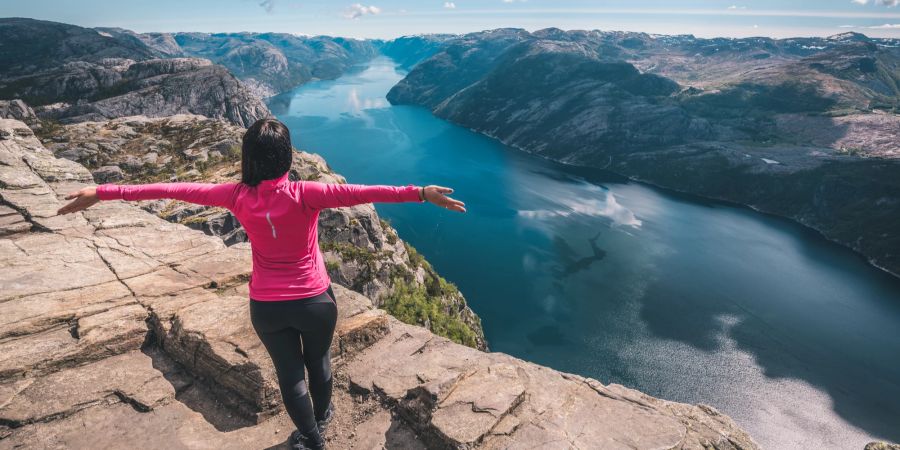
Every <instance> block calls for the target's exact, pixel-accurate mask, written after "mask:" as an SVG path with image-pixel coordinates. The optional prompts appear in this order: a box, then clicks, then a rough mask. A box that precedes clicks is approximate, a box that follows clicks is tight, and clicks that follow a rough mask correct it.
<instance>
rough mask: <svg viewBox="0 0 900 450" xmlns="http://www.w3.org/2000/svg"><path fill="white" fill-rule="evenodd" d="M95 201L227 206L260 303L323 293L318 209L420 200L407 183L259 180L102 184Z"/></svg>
mask: <svg viewBox="0 0 900 450" xmlns="http://www.w3.org/2000/svg"><path fill="white" fill-rule="evenodd" d="M97 197H98V198H99V199H100V200H116V199H121V200H152V199H160V198H172V199H177V200H183V201H186V202H191V203H197V204H200V205H209V206H221V207H223V208H228V209H229V210H230V211H231V212H232V213H233V214H234V216H235V217H237V219H238V221H240V223H241V225H243V226H244V230H246V232H247V237H248V238H250V246H251V248H252V254H253V270H252V272H251V276H250V298H252V299H254V300H260V301H277V300H293V299H300V298H306V297H312V296H315V295H318V294H321V293H322V292H325V291H326V290H327V289H328V286H329V283H331V279H330V278H329V276H328V271H327V270H326V269H325V261H324V258H323V256H322V252H321V250H319V238H318V219H319V211H320V210H322V209H324V208H336V207H341V206H352V205H357V204H361V203H373V202H392V203H398V202H421V201H422V200H420V198H419V188H418V187H417V186H413V185H411V184H410V185H406V186H384V185H361V184H328V183H320V182H315V181H290V180H289V179H288V174H287V173H285V174H284V175H283V176H281V178H278V179H274V180H265V181H263V182H262V183H260V184H259V186H256V187H251V186H248V185H246V184H243V183H223V184H209V183H156V184H144V185H115V184H104V185H101V186H98V187H97Z"/></svg>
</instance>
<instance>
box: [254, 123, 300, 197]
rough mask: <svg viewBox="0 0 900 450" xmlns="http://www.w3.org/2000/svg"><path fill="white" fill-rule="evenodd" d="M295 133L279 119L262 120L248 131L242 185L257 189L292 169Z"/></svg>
mask: <svg viewBox="0 0 900 450" xmlns="http://www.w3.org/2000/svg"><path fill="white" fill-rule="evenodd" d="M292 152H293V147H292V146H291V132H290V131H288V128H287V127H286V126H285V125H284V124H283V123H281V122H279V121H278V120H277V119H273V118H266V119H259V120H257V121H256V122H254V123H253V125H250V128H247V132H246V133H244V139H243V143H242V145H241V182H242V183H244V184H246V185H248V186H256V185H258V184H259V183H260V182H261V181H263V180H273V179H276V178H278V177H280V176H282V175H284V173H285V172H287V171H288V170H290V169H291V160H292V159H293V153H292Z"/></svg>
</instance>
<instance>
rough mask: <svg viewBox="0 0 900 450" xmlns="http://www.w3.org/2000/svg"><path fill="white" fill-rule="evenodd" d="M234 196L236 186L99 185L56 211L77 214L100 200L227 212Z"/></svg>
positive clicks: (70, 197)
mask: <svg viewBox="0 0 900 450" xmlns="http://www.w3.org/2000/svg"><path fill="white" fill-rule="evenodd" d="M236 193H237V183H224V184H215V183H152V184H132V185H116V184H103V185H100V186H91V187H86V188H83V189H81V190H78V191H76V192H72V193H71V194H69V195H67V196H66V200H72V201H71V202H69V203H68V204H67V205H65V206H63V207H62V208H60V209H59V211H57V214H68V213H73V212H77V211H81V210H83V209H86V208H88V207H90V206H91V205H94V204H95V203H97V202H98V201H100V200H130V201H133V200H155V199H160V198H171V199H175V200H182V201H186V202H190V203H196V204H198V205H206V206H221V207H224V208H228V209H231V208H232V207H233V206H234V198H235V195H236Z"/></svg>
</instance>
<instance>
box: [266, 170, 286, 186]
mask: <svg viewBox="0 0 900 450" xmlns="http://www.w3.org/2000/svg"><path fill="white" fill-rule="evenodd" d="M290 173H291V171H290V170H289V171H287V172H285V173H284V175H282V176H280V177H278V178H274V179H271V180H262V181H261V182H260V183H259V188H260V189H264V190H273V189H278V188H280V187H282V186H284V185H285V184H287V182H288V181H289V175H290Z"/></svg>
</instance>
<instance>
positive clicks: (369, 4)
mask: <svg viewBox="0 0 900 450" xmlns="http://www.w3.org/2000/svg"><path fill="white" fill-rule="evenodd" d="M356 1H362V0H350V1H343V0H155V1H130V2H125V1H121V0H116V1H113V0H0V17H30V18H35V19H44V20H52V21H57V22H65V23H71V24H75V25H81V26H86V27H99V26H105V27H121V28H127V29H130V30H134V31H137V32H151V31H161V32H174V31H200V32H237V31H255V32H286V33H296V34H310V35H319V34H325V35H331V36H346V37H355V38H394V37H397V36H401V35H411V34H424V33H465V32H472V31H481V30H486V29H493V28H500V27H516V28H524V29H527V30H532V31H533V30H537V29H541V28H547V27H557V28H562V29H566V30H571V29H582V30H594V29H599V30H607V31H608V30H617V31H643V32H648V33H658V34H694V35H695V36H699V37H715V36H725V37H747V36H770V37H777V38H783V37H795V36H829V35H833V34H837V33H842V32H845V31H856V32H860V33H864V34H866V35H868V36H872V37H897V38H900V0H745V1H739V0H608V1H596V0H595V1H587V0H449V1H445V0H365V1H362V2H361V3H357V2H356Z"/></svg>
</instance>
